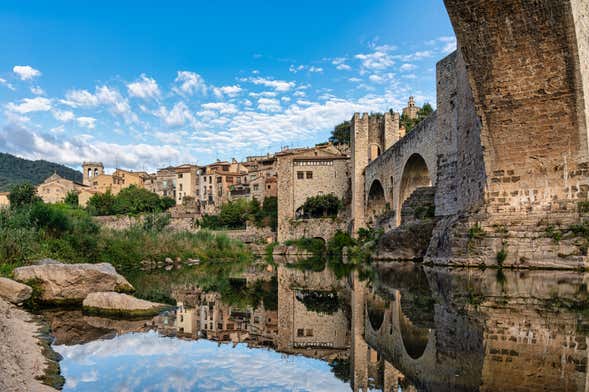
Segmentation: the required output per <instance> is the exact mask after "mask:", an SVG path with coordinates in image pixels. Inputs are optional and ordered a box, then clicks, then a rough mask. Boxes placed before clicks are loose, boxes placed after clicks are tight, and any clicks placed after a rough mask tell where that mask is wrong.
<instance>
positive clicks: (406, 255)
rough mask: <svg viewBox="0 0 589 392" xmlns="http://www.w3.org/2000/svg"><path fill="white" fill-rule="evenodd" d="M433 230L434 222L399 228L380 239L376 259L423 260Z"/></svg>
mask: <svg viewBox="0 0 589 392" xmlns="http://www.w3.org/2000/svg"><path fill="white" fill-rule="evenodd" d="M433 228H434V221H433V220H427V221H423V222H411V223H409V224H406V225H401V226H399V227H398V228H396V229H394V230H392V231H390V232H388V233H386V234H384V235H383V236H382V237H381V238H380V240H379V242H378V244H377V249H378V250H377V252H376V255H375V258H376V259H386V260H421V259H422V258H423V256H424V255H425V252H426V251H427V248H428V246H429V242H430V238H431V235H432V230H433Z"/></svg>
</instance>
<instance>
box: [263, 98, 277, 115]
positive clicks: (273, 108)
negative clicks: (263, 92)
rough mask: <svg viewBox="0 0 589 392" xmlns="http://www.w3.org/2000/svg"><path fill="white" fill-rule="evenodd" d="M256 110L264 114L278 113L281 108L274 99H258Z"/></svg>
mask: <svg viewBox="0 0 589 392" xmlns="http://www.w3.org/2000/svg"><path fill="white" fill-rule="evenodd" d="M258 109H260V110H262V111H264V112H278V111H280V109H282V107H281V106H280V101H279V100H277V99H275V98H260V99H258Z"/></svg>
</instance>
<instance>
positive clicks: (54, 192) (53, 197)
mask: <svg viewBox="0 0 589 392" xmlns="http://www.w3.org/2000/svg"><path fill="white" fill-rule="evenodd" d="M69 192H76V193H78V202H79V204H80V205H81V206H82V207H85V206H86V204H87V202H88V199H89V198H90V197H91V194H90V193H91V192H90V189H89V188H88V187H87V186H85V185H82V184H78V183H77V182H74V181H72V180H68V179H65V178H63V177H61V176H60V175H59V174H57V173H55V174H52V175H51V176H49V177H47V178H46V179H45V181H43V182H42V183H41V184H39V185H38V186H37V195H38V196H39V197H40V198H41V199H42V200H43V201H44V202H45V203H61V202H63V201H64V200H65V197H66V196H67V194H68V193H69ZM80 195H81V197H80Z"/></svg>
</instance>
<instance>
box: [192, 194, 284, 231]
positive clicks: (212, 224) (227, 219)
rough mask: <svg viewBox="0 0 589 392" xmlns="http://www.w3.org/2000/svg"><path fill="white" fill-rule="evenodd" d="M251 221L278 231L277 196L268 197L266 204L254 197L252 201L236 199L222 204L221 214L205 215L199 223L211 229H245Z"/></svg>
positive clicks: (265, 200)
mask: <svg viewBox="0 0 589 392" xmlns="http://www.w3.org/2000/svg"><path fill="white" fill-rule="evenodd" d="M248 221H250V222H253V223H254V224H255V225H256V226H258V227H262V226H268V227H270V228H272V230H274V231H276V227H277V226H278V202H277V198H276V197H267V198H265V199H264V204H262V205H260V202H259V201H258V200H257V199H256V198H254V199H252V200H251V201H249V202H248V201H247V200H243V199H241V200H236V201H231V202H229V203H226V204H223V205H222V206H221V211H220V212H219V215H204V216H203V217H202V218H201V219H200V220H199V221H198V224H199V225H200V227H202V228H206V229H211V230H225V229H230V230H235V229H244V228H245V227H246V223H247V222H248Z"/></svg>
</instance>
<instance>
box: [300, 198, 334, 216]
mask: <svg viewBox="0 0 589 392" xmlns="http://www.w3.org/2000/svg"><path fill="white" fill-rule="evenodd" d="M341 207H342V202H341V200H340V199H338V198H337V196H335V195H333V194H329V195H318V196H312V197H309V198H307V200H305V203H304V204H303V205H302V206H301V207H300V214H299V217H300V218H303V219H309V218H326V217H335V216H337V214H338V212H339V210H340V208H341Z"/></svg>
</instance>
